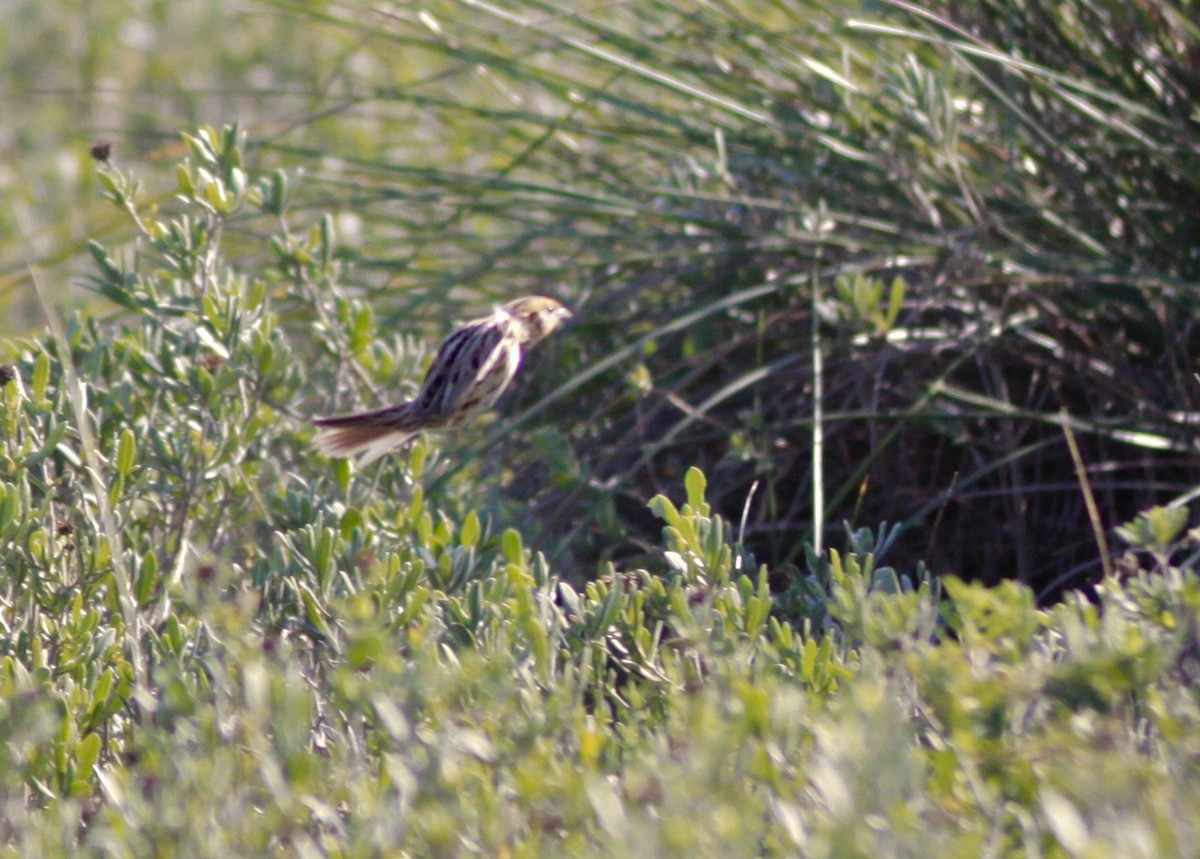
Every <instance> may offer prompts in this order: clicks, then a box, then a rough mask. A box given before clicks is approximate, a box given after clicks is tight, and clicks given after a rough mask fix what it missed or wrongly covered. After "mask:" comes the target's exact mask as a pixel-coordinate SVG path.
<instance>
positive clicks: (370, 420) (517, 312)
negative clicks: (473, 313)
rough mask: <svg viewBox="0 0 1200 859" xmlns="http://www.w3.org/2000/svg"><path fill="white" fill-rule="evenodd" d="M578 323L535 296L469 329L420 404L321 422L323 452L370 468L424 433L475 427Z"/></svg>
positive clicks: (449, 344)
mask: <svg viewBox="0 0 1200 859" xmlns="http://www.w3.org/2000/svg"><path fill="white" fill-rule="evenodd" d="M570 316H571V312H570V311H569V310H567V308H565V307H563V306H562V304H560V303H559V302H557V301H555V300H554V299H553V298H546V297H544V296H541V295H527V296H524V297H523V298H518V299H516V300H515V301H510V302H509V303H508V304H506V305H504V306H503V307H498V308H496V310H494V311H493V312H492V314H491V316H485V317H483V318H482V319H475V320H472V321H471V322H468V323H466V324H465V325H463V326H462V327H461V328H459V329H458V330H457V331H455V332H454V333H453V334H451V335H450V337H449V338H448V339H447V340H446V342H445V343H443V344H442V348H441V349H439V350H438V353H437V355H436V356H435V357H434V359H433V363H432V364H430V365H429V370H428V372H426V373H425V380H424V381H423V382H422V383H421V390H420V392H419V393H418V394H417V397H416V399H414V400H409V401H408V402H406V403H401V404H400V405H398V406H390V407H389V408H386V409H379V410H378V411H374V412H363V413H361V414H356V415H343V416H341V417H332V418H318V419H317V420H316V421H315V423H316V424H317V426H319V427H322V430H321V432H320V434H319V435H318V436H317V445H318V446H319V447H320V448H321V450H322V451H323V452H324V453H325V454H326V455H328V456H358V457H359V464H360V465H366V464H368V463H371V462H374V461H375V460H377V459H379V458H380V457H381V456H384V455H385V454H388V453H390V452H392V451H393V450H396V449H397V448H400V447H402V446H404V444H405V443H407V442H408V441H409V439H411V438H412V437H413V436H414V435H416V434H417V433H418V432H420V431H421V430H424V429H443V428H446V427H456V426H459V425H460V424H463V423H465V422H467V421H468V420H470V419H471V418H473V417H475V416H476V415H478V414H479V413H480V412H482V411H484V410H485V409H487V408H489V407H491V406H492V405H493V404H494V403H495V402H496V400H498V399H500V395H501V394H503V393H504V391H505V389H506V388H507V387H508V386H509V383H511V382H512V380H513V376H515V375H516V373H517V370H518V369H519V368H520V366H521V359H522V358H523V357H524V355H525V350H526V349H528V348H529V347H530V346H532V345H533V344H534V343H537V342H538V341H539V340H541V339H543V338H544V337H546V336H548V335H550V334H552V333H554V331H555V330H557V329H558V328H559V326H561V325H562V323H563V322H564V321H565V320H567V319H569V318H570Z"/></svg>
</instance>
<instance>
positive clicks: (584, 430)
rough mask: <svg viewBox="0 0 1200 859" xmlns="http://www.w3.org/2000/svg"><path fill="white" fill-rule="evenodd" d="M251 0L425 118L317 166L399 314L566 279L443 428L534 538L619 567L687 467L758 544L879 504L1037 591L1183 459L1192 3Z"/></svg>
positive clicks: (469, 310)
mask: <svg viewBox="0 0 1200 859" xmlns="http://www.w3.org/2000/svg"><path fill="white" fill-rule="evenodd" d="M270 5H271V6H272V7H273V8H276V9H281V10H291V11H294V12H296V13H298V14H308V15H310V16H311V17H312V19H313V21H314V22H317V23H319V24H320V25H321V26H323V27H327V28H329V30H330V31H331V32H337V33H340V34H342V35H343V36H344V37H345V38H346V39H347V40H350V39H357V41H356V42H355V48H354V51H353V62H348V63H347V64H346V67H345V68H346V71H345V75H346V78H341V77H339V78H338V81H339V84H340V83H343V82H344V81H345V80H347V79H349V80H350V81H352V83H353V88H354V92H355V94H356V98H355V100H354V101H353V108H354V116H355V118H356V119H358V120H363V119H370V120H371V121H374V122H375V123H377V124H378V126H379V128H381V129H385V128H394V127H395V124H396V123H407V125H406V127H407V128H412V129H417V131H415V132H412V133H408V132H406V133H403V134H400V133H397V134H392V135H390V136H389V135H383V136H382V137H381V140H380V142H379V143H378V146H377V148H376V149H375V150H374V151H373V152H369V151H366V150H365V149H355V150H354V151H353V154H351V155H349V156H347V157H346V158H345V159H344V160H343V162H342V163H340V164H338V165H337V168H336V169H332V168H326V167H325V165H324V162H322V169H321V170H320V171H319V172H320V175H319V176H318V177H315V178H316V180H317V184H314V186H313V187H320V188H321V189H322V191H323V192H325V193H324V196H322V197H321V199H319V200H316V201H314V202H315V203H316V205H318V206H320V207H322V208H328V207H330V206H331V205H332V206H333V207H334V208H335V210H336V213H337V219H338V221H339V222H341V221H343V220H346V221H349V222H351V223H353V224H354V227H355V229H354V238H353V240H352V243H350V244H348V245H346V246H345V247H343V248H342V250H341V251H340V253H341V254H342V257H343V258H344V259H346V260H352V261H353V262H354V269H353V271H352V272H350V273H349V274H348V278H349V280H348V282H349V283H350V284H352V285H353V287H354V288H355V289H357V290H360V291H361V293H362V294H363V295H365V296H369V297H370V301H371V304H372V307H373V308H374V310H375V311H376V313H377V314H378V315H379V318H380V320H381V321H382V322H383V323H384V325H385V326H387V327H391V326H397V325H401V324H403V325H406V326H408V325H414V324H421V323H420V322H417V321H416V320H424V319H438V320H441V319H445V318H446V317H448V316H449V317H463V316H467V315H470V314H473V313H475V312H477V311H478V308H479V307H480V306H487V305H488V304H490V303H493V302H495V301H497V300H499V299H500V298H502V297H511V296H512V295H514V294H520V293H524V292H550V293H553V294H555V295H557V296H558V297H560V298H564V299H565V300H567V301H568V303H569V304H571V305H572V306H573V307H574V309H575V310H576V311H577V317H576V318H577V322H578V324H577V325H575V327H574V328H573V329H572V331H571V332H570V336H568V337H563V338H558V340H556V341H555V342H552V343H549V344H546V346H545V348H544V349H542V350H540V352H539V353H538V355H536V356H535V358H534V368H533V369H534V370H535V372H533V373H531V374H529V378H528V379H527V380H526V382H525V384H523V386H522V392H523V399H521V398H520V397H514V398H510V403H515V404H516V409H515V411H513V412H510V414H509V417H508V419H507V420H506V421H504V422H503V423H501V424H500V425H498V426H497V427H496V432H494V433H490V434H488V435H487V436H486V437H480V436H473V437H470V438H468V439H466V440H465V441H464V443H463V444H464V449H463V450H462V453H461V455H458V456H456V457H455V459H456V460H458V461H465V462H472V463H473V462H475V461H477V460H478V459H479V458H480V456H481V455H482V454H483V452H484V451H487V452H488V454H489V456H490V455H491V454H493V453H497V452H498V453H499V455H500V456H501V457H502V458H503V460H504V461H505V462H506V463H507V464H508V467H507V468H506V469H505V471H504V473H503V474H501V475H499V479H498V480H496V481H494V483H491V484H490V485H492V486H494V487H495V488H494V490H493V496H492V498H491V499H489V504H490V505H491V506H492V509H498V506H499V504H500V503H501V502H502V501H504V500H507V501H508V502H510V503H509V504H508V505H507V509H506V511H505V514H504V515H505V516H506V517H509V518H510V519H511V520H512V521H518V522H519V524H520V527H521V528H522V530H523V531H524V532H526V533H527V534H529V535H531V536H536V538H537V539H538V540H539V542H540V543H541V544H542V545H545V546H547V547H548V548H549V550H550V551H551V552H552V554H553V555H554V557H556V558H561V559H563V560H564V561H565V562H567V563H570V564H574V565H577V566H579V567H581V568H582V569H584V570H586V569H589V568H590V567H591V566H592V565H593V564H594V562H595V561H596V560H597V559H599V560H605V559H614V560H619V561H621V562H630V563H639V562H640V555H641V552H642V551H644V549H645V547H646V546H648V545H650V544H651V543H652V542H653V540H654V536H655V528H656V526H655V523H654V522H653V520H652V518H651V517H648V516H646V515H645V501H646V499H648V498H649V497H651V496H653V495H655V494H659V493H661V492H663V491H664V490H665V489H666V488H667V487H669V486H671V485H672V484H673V483H675V482H676V481H677V480H678V479H679V477H680V476H681V475H682V474H683V473H684V471H685V470H686V469H687V467H688V466H690V465H693V464H695V465H699V466H701V467H702V468H703V469H704V470H705V472H706V473H707V474H708V475H709V477H710V481H711V485H712V487H713V489H712V499H711V501H712V503H713V504H714V506H715V507H716V509H717V510H718V511H719V512H721V513H722V515H724V516H725V517H726V518H728V519H730V520H731V521H741V520H742V518H743V517H742V514H743V511H744V512H745V516H744V519H745V526H744V529H743V535H744V537H745V541H746V543H747V544H748V545H749V546H751V547H752V548H753V549H754V551H755V552H756V553H757V554H758V556H759V557H760V558H762V559H764V560H766V561H768V562H769V563H770V565H771V566H772V569H773V570H774V571H775V572H776V574H777V575H780V576H787V575H789V574H794V573H790V572H789V571H790V570H792V568H798V567H799V566H801V562H802V561H803V549H802V546H803V545H804V544H805V543H806V542H817V543H820V542H823V541H824V539H825V538H828V537H834V536H836V527H837V523H839V522H841V521H843V520H847V521H850V522H851V524H852V527H854V528H858V527H859V526H861V525H862V524H864V523H873V522H879V521H891V522H898V523H900V524H901V526H902V529H901V533H900V534H899V535H898V536H897V538H896V546H895V550H894V551H895V552H896V553H899V555H898V556H902V557H903V559H904V561H905V563H906V564H908V565H909V566H912V565H915V563H916V562H917V561H918V560H924V561H926V562H927V563H928V564H929V566H930V567H931V568H932V569H934V570H935V571H937V572H939V573H942V572H955V573H958V574H960V575H962V576H963V577H965V578H968V579H973V580H974V579H977V580H982V581H988V582H994V581H997V580H999V579H1001V578H1006V577H1012V576H1015V577H1017V578H1019V579H1021V580H1022V581H1025V582H1027V583H1029V584H1031V585H1033V586H1035V588H1036V589H1037V590H1038V591H1039V595H1040V598H1041V599H1042V600H1043V602H1048V601H1051V600H1052V598H1053V597H1054V595H1055V594H1057V593H1059V592H1061V590H1062V588H1063V587H1064V586H1067V587H1074V586H1080V585H1084V584H1086V583H1087V582H1089V581H1092V580H1096V579H1098V577H1099V574H1100V571H1101V570H1102V568H1103V563H1102V561H1101V560H1100V559H1099V558H1098V557H1097V554H1098V551H1097V544H1096V541H1095V539H1094V531H1095V527H1096V523H1095V522H1094V521H1093V520H1094V518H1095V517H1094V516H1092V515H1090V514H1089V513H1088V511H1087V509H1086V505H1085V504H1084V503H1083V501H1082V498H1083V493H1082V492H1081V489H1080V483H1081V482H1083V483H1084V484H1086V485H1088V486H1089V487H1090V488H1091V491H1092V492H1093V493H1094V494H1095V495H1097V496H1098V497H1099V498H1100V502H1101V507H1102V508H1103V521H1102V522H1101V523H1100V526H1101V527H1103V528H1111V527H1113V526H1115V525H1116V524H1117V523H1119V522H1121V521H1124V520H1126V519H1129V518H1132V517H1133V516H1135V515H1136V514H1137V513H1138V512H1139V511H1140V510H1142V509H1144V508H1146V507H1149V506H1152V505H1161V504H1165V503H1168V502H1170V501H1172V500H1175V499H1179V498H1181V497H1183V496H1185V495H1186V494H1187V493H1188V492H1190V491H1191V490H1192V489H1193V488H1194V487H1195V486H1196V485H1197V483H1198V482H1200V471H1198V470H1197V465H1196V463H1197V460H1196V458H1195V455H1194V453H1195V444H1194V439H1193V433H1192V429H1191V422H1192V421H1194V419H1195V415H1196V412H1197V397H1196V390H1197V389H1196V386H1195V381H1194V379H1193V377H1192V369H1193V367H1194V364H1195V360H1194V355H1195V352H1196V349H1197V342H1196V330H1197V329H1196V327H1195V326H1194V325H1193V320H1194V319H1195V315H1196V314H1195V304H1196V300H1195V296H1196V294H1197V293H1196V288H1195V287H1196V278H1197V274H1198V272H1200V268H1198V262H1197V257H1196V250H1195V247H1194V242H1190V241H1188V240H1187V239H1185V238H1183V237H1185V236H1191V235H1194V234H1196V232H1197V230H1200V225H1197V223H1196V212H1197V211H1200V209H1198V208H1197V207H1196V206H1195V205H1194V202H1195V199H1196V195H1197V193H1198V192H1200V184H1198V182H1200V169H1198V167H1200V165H1198V162H1197V157H1196V152H1197V151H1200V150H1198V149H1197V134H1196V124H1195V122H1194V117H1193V116H1192V115H1191V111H1192V109H1193V105H1194V103H1195V99H1194V97H1193V96H1194V94H1195V93H1196V92H1197V91H1198V87H1200V83H1198V80H1197V72H1196V70H1197V66H1196V64H1195V63H1194V61H1193V58H1194V56H1195V53H1196V50H1197V33H1196V30H1195V28H1194V26H1192V25H1191V24H1190V23H1189V21H1190V20H1191V18H1192V17H1194V16H1192V15H1190V13H1189V7H1188V4H1186V3H1179V2H1174V3H1166V4H1156V5H1155V7H1154V9H1153V10H1151V9H1148V8H1147V9H1141V8H1140V7H1139V8H1137V9H1127V8H1126V7H1127V4H1120V3H1115V2H1104V3H1100V4H1094V3H1082V2H1077V0H1036V2H1032V3H1029V2H1026V3H1021V4H1019V10H1020V11H1019V12H1017V11H1014V10H1016V9H1017V8H1018V7H1017V6H1013V4H997V3H990V2H973V3H959V4H945V6H944V7H943V6H941V5H939V4H925V6H923V7H920V8H918V7H917V6H914V5H913V4H908V3H900V2H888V3H882V4H868V5H867V6H863V7H860V6H859V5H857V4H855V5H853V6H847V5H842V4H837V3H829V2H806V3H792V4H782V5H781V4H772V3H757V2H722V3H707V4H702V5H701V6H700V7H693V6H691V5H686V4H684V5H680V4H677V3H673V2H669V0H655V2H649V3H637V4H601V5H600V6H595V5H589V6H586V7H582V6H577V5H568V6H567V7H562V6H561V5H555V6H551V5H547V4H545V3H541V2H536V0H527V2H519V3H507V4H493V3H486V2H472V3H462V2H457V0H439V2H432V3H426V4H423V5H422V6H421V7H420V8H417V7H412V8H408V7H404V8H399V9H392V10H389V11H388V12H386V13H380V12H379V10H378V9H376V8H375V7H373V6H371V5H370V4H364V3H361V2H357V1H356V0H346V2H340V3H330V4H321V5H319V6H314V5H312V4H296V3H292V2H288V0H272V3H271V4H270ZM1031 22H1037V23H1036V25H1035V24H1033V23H1031ZM360 69H362V70H369V71H364V72H359V71H358V70H360ZM330 102H331V103H332V104H335V105H338V104H344V102H340V101H338V100H337V99H335V98H333V96H332V95H331V96H330ZM340 117H341V113H340V112H335V113H333V114H328V115H324V114H323V115H322V116H320V117H317V118H314V120H313V122H312V123H311V124H306V125H305V126H304V128H305V132H304V133H313V134H316V133H320V132H321V131H322V130H325V129H328V128H329V125H330V124H331V123H335V122H337V121H340ZM266 148H267V149H269V150H271V151H272V153H273V155H275V156H277V157H285V156H296V155H303V156H312V155H313V154H314V153H313V150H312V148H311V147H308V146H306V145H305V144H304V143H303V142H302V141H295V140H292V139H286V140H272V141H270V143H269V145H268V146H267V147H266ZM320 154H322V155H323V154H324V153H323V152H321V153H320ZM331 201H332V203H331ZM439 331H440V329H439ZM814 356H820V360H814ZM818 400H819V401H820V402H819V408H818V403H817V401H818ZM510 408H512V407H511V406H510ZM551 415H552V416H553V420H552V421H547V420H546V417H547V416H551ZM535 426H536V427H538V428H537V429H533V427H535ZM1065 429H1067V430H1070V431H1071V432H1073V433H1074V434H1075V435H1076V436H1077V437H1078V443H1079V447H1080V455H1079V456H1078V457H1072V456H1070V455H1069V452H1068V444H1067V441H1066V438H1065V435H1064V432H1065ZM818 437H819V438H820V439H821V440H823V442H822V443H819V444H818ZM814 446H816V448H817V450H816V453H814V450H813V449H814ZM448 467H449V468H450V469H451V472H453V466H448ZM446 478H447V479H449V480H453V479H456V476H455V475H453V473H450V474H447V475H446ZM818 479H819V480H823V482H824V484H825V491H824V492H823V493H818V492H816V491H814V489H813V484H814V480H818ZM518 517H519V518H518ZM827 523H828V524H827ZM818 528H819V529H821V531H822V533H821V534H819V535H818V534H815V533H814V529H818Z"/></svg>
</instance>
